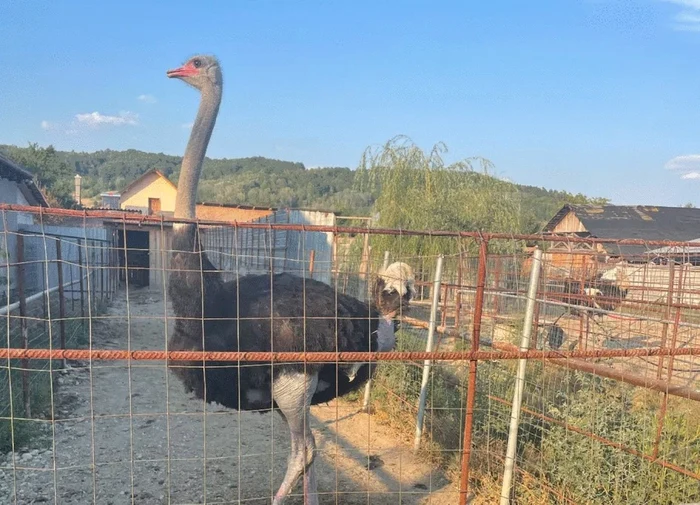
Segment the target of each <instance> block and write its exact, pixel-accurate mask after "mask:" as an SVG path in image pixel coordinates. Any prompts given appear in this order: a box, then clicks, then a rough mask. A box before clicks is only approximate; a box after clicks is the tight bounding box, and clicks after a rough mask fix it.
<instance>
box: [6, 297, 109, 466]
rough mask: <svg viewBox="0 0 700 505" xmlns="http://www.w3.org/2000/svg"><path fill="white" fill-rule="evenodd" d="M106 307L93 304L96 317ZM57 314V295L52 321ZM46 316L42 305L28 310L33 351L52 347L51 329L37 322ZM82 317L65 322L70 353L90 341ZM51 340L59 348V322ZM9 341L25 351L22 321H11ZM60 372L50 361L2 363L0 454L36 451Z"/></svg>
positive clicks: (54, 362)
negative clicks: (26, 449)
mask: <svg viewBox="0 0 700 505" xmlns="http://www.w3.org/2000/svg"><path fill="white" fill-rule="evenodd" d="M67 305H69V306H70V304H67ZM76 306H77V304H76ZM106 307H107V303H106V302H98V303H95V304H93V307H92V314H93V316H97V315H100V314H102V313H104V311H105V310H106ZM78 311H79V308H78ZM58 313H59V311H58V295H57V294H56V293H54V294H52V298H51V315H52V319H53V318H54V317H58V316H57V314H58ZM43 314H44V310H43V304H42V302H41V301H39V302H36V303H34V304H30V306H29V307H28V315H30V316H32V317H33V318H37V319H30V320H28V324H27V330H28V340H29V346H30V348H35V349H36V348H48V347H49V326H48V324H47V323H44V321H41V320H40V319H38V318H43V317H44V316H43ZM13 315H14V314H13ZM79 315H80V314H79V312H78V313H77V314H71V315H67V317H68V320H67V321H65V327H66V346H67V347H68V348H71V349H80V348H84V347H86V346H87V343H88V339H89V335H88V326H87V321H85V322H82V321H81V320H80V319H79V318H77V317H76V316H79ZM70 317H73V319H70ZM51 336H52V339H53V347H54V348H57V347H59V346H60V332H59V322H58V321H55V320H52V322H51ZM8 340H9V345H10V346H11V347H23V345H24V344H23V339H22V333H21V327H20V321H19V318H12V319H11V320H10V328H9V336H8ZM60 368H61V362H60V361H53V362H52V363H51V364H50V363H49V361H48V360H29V361H28V362H27V363H26V364H25V363H23V362H22V361H21V360H9V361H8V360H4V361H3V362H2V363H0V452H8V451H11V450H12V448H13V444H14V448H15V449H19V448H23V447H34V446H36V445H37V444H39V443H40V440H41V439H42V437H41V428H42V426H43V425H45V423H44V422H43V421H44V420H47V419H51V388H52V384H51V381H52V380H53V379H54V378H55V377H52V375H54V376H55V373H56V371H57V370H59V369H60ZM25 370H26V371H27V372H26V383H27V390H28V391H29V400H30V409H31V416H29V415H27V411H26V408H25V402H24V386H23V381H24V376H25ZM51 370H53V373H52V372H51ZM54 387H55V383H54Z"/></svg>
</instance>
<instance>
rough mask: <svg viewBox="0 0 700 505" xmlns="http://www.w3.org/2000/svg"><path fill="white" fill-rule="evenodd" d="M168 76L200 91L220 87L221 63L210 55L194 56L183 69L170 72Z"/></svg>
mask: <svg viewBox="0 0 700 505" xmlns="http://www.w3.org/2000/svg"><path fill="white" fill-rule="evenodd" d="M166 75H167V76H168V77H177V78H178V79H182V80H183V81H185V82H186V83H187V84H189V85H190V86H193V87H194V88H197V89H198V90H200V91H205V90H206V89H207V88H210V87H212V86H220V85H221V82H222V76H221V67H220V66H219V61H218V60H217V59H216V58H215V57H214V56H210V55H197V56H193V57H192V58H190V59H189V60H187V62H186V63H185V64H184V65H182V66H181V67H179V68H174V69H172V70H168V71H167V74H166Z"/></svg>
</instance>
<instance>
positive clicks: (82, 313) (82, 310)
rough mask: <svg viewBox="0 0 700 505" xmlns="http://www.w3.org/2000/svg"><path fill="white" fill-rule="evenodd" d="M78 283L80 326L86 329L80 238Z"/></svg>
mask: <svg viewBox="0 0 700 505" xmlns="http://www.w3.org/2000/svg"><path fill="white" fill-rule="evenodd" d="M78 285H79V286H80V327H81V329H82V330H83V332H84V331H85V287H84V285H83V241H82V239H78Z"/></svg>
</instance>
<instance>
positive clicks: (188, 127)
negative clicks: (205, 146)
mask: <svg viewBox="0 0 700 505" xmlns="http://www.w3.org/2000/svg"><path fill="white" fill-rule="evenodd" d="M180 126H182V128H183V129H185V130H191V129H192V126H194V123H182V125H180Z"/></svg>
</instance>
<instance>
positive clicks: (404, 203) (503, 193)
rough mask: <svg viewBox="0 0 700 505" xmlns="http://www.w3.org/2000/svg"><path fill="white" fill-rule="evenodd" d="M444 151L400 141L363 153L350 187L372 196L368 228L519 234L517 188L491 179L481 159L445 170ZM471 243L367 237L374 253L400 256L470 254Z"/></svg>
mask: <svg viewBox="0 0 700 505" xmlns="http://www.w3.org/2000/svg"><path fill="white" fill-rule="evenodd" d="M445 152H447V148H446V146H445V145H444V144H443V143H439V144H436V145H435V146H434V147H433V148H432V149H431V150H430V151H429V152H426V151H423V150H422V149H420V148H419V147H418V146H416V145H415V144H414V143H413V142H412V141H411V140H410V139H408V138H407V137H403V136H400V137H396V138H394V139H392V140H390V141H389V142H387V143H386V144H385V145H383V146H382V147H380V148H378V149H371V148H369V149H367V150H366V151H365V153H364V154H363V156H362V159H361V162H360V166H359V167H358V170H357V173H356V176H355V188H356V189H357V190H359V191H363V192H370V193H372V194H373V195H375V197H376V202H375V207H374V211H375V214H374V215H375V220H374V221H373V224H372V225H373V226H376V227H386V228H398V229H411V230H448V231H476V232H503V233H518V232H520V231H521V230H522V224H523V220H522V217H521V209H520V194H519V191H518V188H517V187H516V186H515V185H514V184H511V183H509V182H506V181H502V180H500V179H498V178H496V177H493V176H492V175H490V173H491V172H492V171H493V164H492V163H491V162H490V161H489V160H487V159H485V158H481V157H472V158H467V159H464V160H462V161H459V162H457V163H452V164H449V165H446V164H445V162H444V160H443V154H444V153H445ZM474 244H475V242H474V241H473V240H455V239H445V238H433V239H428V240H426V239H425V238H410V237H399V238H396V237H379V236H375V237H373V238H372V246H373V247H372V249H373V252H374V253H375V254H380V253H381V251H384V250H391V251H396V254H400V255H402V256H411V255H416V256H418V255H421V256H426V255H433V254H439V253H443V254H454V253H457V252H473V251H474ZM510 245H511V246H512V245H514V244H510ZM494 246H495V247H497V248H498V247H499V246H498V245H497V244H494ZM503 246H506V247H507V245H506V244H503ZM398 251H400V253H399V252H398Z"/></svg>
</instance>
